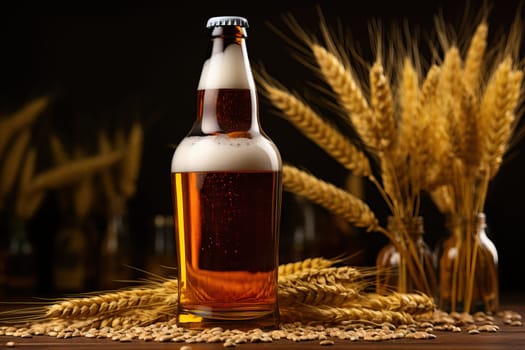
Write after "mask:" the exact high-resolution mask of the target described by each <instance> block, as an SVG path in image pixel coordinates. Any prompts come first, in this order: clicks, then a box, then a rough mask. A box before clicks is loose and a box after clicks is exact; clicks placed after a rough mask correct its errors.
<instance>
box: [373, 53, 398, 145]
mask: <svg viewBox="0 0 525 350" xmlns="http://www.w3.org/2000/svg"><path fill="white" fill-rule="evenodd" d="M370 96H371V102H372V108H373V111H374V115H375V118H376V122H375V125H376V130H377V131H376V132H377V134H378V135H377V136H378V138H379V144H378V149H379V150H380V151H385V150H388V149H389V148H390V147H391V146H392V145H393V144H394V143H395V142H396V141H397V127H396V122H395V118H394V97H393V96H392V91H391V89H390V84H389V83H388V80H387V78H386V76H385V74H384V72H383V65H382V64H381V62H380V61H376V62H375V63H374V65H373V66H372V68H370Z"/></svg>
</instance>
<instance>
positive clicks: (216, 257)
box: [171, 17, 282, 328]
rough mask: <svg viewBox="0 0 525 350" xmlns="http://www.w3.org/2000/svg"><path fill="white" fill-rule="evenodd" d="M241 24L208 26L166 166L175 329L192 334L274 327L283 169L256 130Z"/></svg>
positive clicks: (224, 20) (222, 20) (219, 21)
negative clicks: (183, 131) (193, 99)
mask: <svg viewBox="0 0 525 350" xmlns="http://www.w3.org/2000/svg"><path fill="white" fill-rule="evenodd" d="M247 25H248V24H247V21H246V19H244V18H242V17H214V18H211V19H210V20H208V25H207V27H208V28H209V29H210V31H211V49H210V57H209V58H208V59H207V60H206V61H205V63H204V66H203V70H202V73H201V78H200V81H199V86H198V89H197V117H196V120H195V123H194V125H193V128H192V130H191V131H190V133H189V134H188V135H187V136H186V137H185V138H184V139H183V140H182V141H181V142H180V143H179V144H178V146H177V148H176V150H175V152H174V154H173V159H172V164H171V173H172V193H173V208H174V218H175V228H176V230H175V232H176V241H177V253H178V278H179V296H178V298H179V299H178V300H179V303H178V314H177V323H178V324H179V325H181V326H185V327H189V328H201V327H208V326H215V325H216V324H217V323H219V325H226V323H234V327H243V326H246V327H252V328H253V327H264V328H269V327H275V326H277V325H278V307H277V270H278V238H279V237H278V236H279V225H280V209H281V192H282V183H281V181H282V180H281V169H282V164H281V158H280V154H279V151H278V149H277V147H276V146H275V145H274V143H273V142H272V141H271V140H270V139H269V138H268V137H267V136H266V135H265V134H264V132H262V130H261V128H260V125H259V120H258V109H257V107H258V106H257V98H256V90H255V84H254V80H253V76H252V73H251V70H250V65H249V61H248V59H247V53H246V47H245V41H244V39H245V37H246V30H245V28H246V27H247ZM226 326H227V327H229V326H230V325H226Z"/></svg>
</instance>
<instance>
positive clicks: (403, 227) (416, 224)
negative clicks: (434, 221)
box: [387, 216, 425, 239]
mask: <svg viewBox="0 0 525 350" xmlns="http://www.w3.org/2000/svg"><path fill="white" fill-rule="evenodd" d="M387 229H388V230H389V231H390V232H391V233H392V234H394V235H398V234H402V233H403V232H405V233H406V234H408V235H409V236H410V237H411V238H413V239H423V234H424V233H425V229H424V224H423V217H422V216H415V217H409V218H399V217H395V216H389V217H388V222H387Z"/></svg>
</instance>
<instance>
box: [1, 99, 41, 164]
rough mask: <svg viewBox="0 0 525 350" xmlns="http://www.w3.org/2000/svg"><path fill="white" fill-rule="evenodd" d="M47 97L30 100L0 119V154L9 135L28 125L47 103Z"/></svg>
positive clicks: (9, 137)
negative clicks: (8, 115)
mask: <svg viewBox="0 0 525 350" xmlns="http://www.w3.org/2000/svg"><path fill="white" fill-rule="evenodd" d="M49 100H50V99H49V97H48V96H42V97H38V98H35V99H33V100H30V101H29V102H27V103H26V104H25V105H24V106H22V108H21V109H19V110H18V111H16V112H15V113H14V114H13V115H12V116H10V117H8V118H5V119H2V120H0V156H1V155H2V153H3V151H4V149H5V146H6V145H7V144H8V142H9V140H10V139H11V137H12V136H13V135H14V134H16V133H17V132H19V131H20V130H22V129H25V128H27V127H29V126H30V125H31V124H32V123H33V122H34V121H35V120H36V119H37V117H38V116H39V115H40V114H41V113H42V111H43V110H44V109H45V108H46V107H47V106H48V105H49Z"/></svg>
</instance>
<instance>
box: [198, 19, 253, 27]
mask: <svg viewBox="0 0 525 350" xmlns="http://www.w3.org/2000/svg"><path fill="white" fill-rule="evenodd" d="M221 26H241V27H243V28H248V20H247V19H246V18H244V17H240V16H219V17H211V18H210V19H208V23H206V28H213V27H221Z"/></svg>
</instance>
